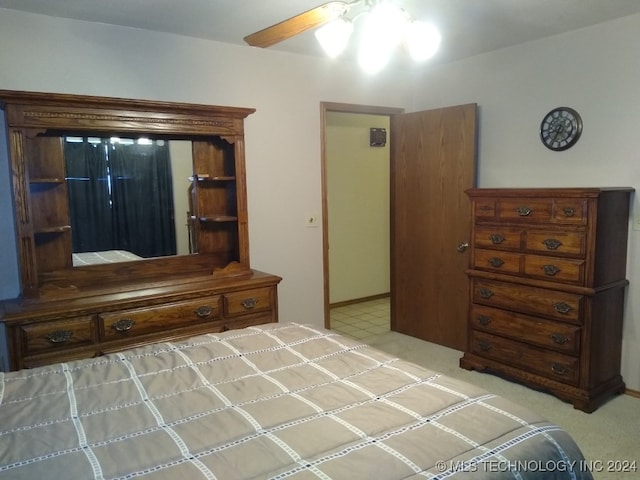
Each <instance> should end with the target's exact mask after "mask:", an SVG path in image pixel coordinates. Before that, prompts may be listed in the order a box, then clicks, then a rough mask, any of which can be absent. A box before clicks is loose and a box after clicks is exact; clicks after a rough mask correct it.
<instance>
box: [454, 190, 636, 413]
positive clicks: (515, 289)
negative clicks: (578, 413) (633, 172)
mask: <svg viewBox="0 0 640 480" xmlns="http://www.w3.org/2000/svg"><path fill="white" fill-rule="evenodd" d="M632 192H633V189H632V188H567V189H561V188H553V189H471V190H469V191H467V193H468V195H469V196H470V198H471V200H472V206H473V207H472V208H473V226H472V242H471V268H470V269H469V270H468V272H467V273H468V275H469V279H470V282H471V289H470V292H471V293H470V295H471V301H470V309H469V310H470V311H469V341H468V347H467V351H466V352H465V354H464V356H463V357H462V358H461V359H460V366H461V367H463V368H467V369H476V370H488V371H492V372H495V373H498V374H501V375H503V376H505V377H507V378H512V379H515V380H518V381H520V382H523V383H524V384H527V385H530V386H532V387H534V388H539V389H543V390H546V391H549V392H550V393H553V394H554V395H556V396H558V397H559V398H562V399H563V400H566V401H570V402H572V403H573V405H574V407H575V408H578V409H581V410H584V411H586V412H592V411H593V410H595V409H596V408H597V407H598V406H599V405H600V404H601V403H602V402H603V401H605V400H606V398H607V397H608V396H610V395H611V394H613V393H617V392H623V391H624V389H625V385H624V382H623V380H622V377H621V375H620V359H621V343H622V316H623V305H624V294H625V287H626V286H627V285H628V281H627V280H626V278H625V275H626V273H625V272H626V248H627V233H628V221H629V203H630V195H631V193H632Z"/></svg>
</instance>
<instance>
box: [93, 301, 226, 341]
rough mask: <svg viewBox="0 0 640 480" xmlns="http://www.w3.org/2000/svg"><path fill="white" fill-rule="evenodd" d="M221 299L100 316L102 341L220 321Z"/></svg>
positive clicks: (187, 302)
mask: <svg viewBox="0 0 640 480" xmlns="http://www.w3.org/2000/svg"><path fill="white" fill-rule="evenodd" d="M220 298H221V297H220V296H219V295H216V296H211V297H203V298H199V299H197V300H188V301H184V302H176V303H169V304H165V305H159V306H157V307H143V308H137V309H132V310H122V311H119V312H113V313H102V314H100V315H99V316H98V317H99V318H100V323H101V327H102V332H101V333H102V337H103V338H104V339H105V340H115V339H118V338H126V337H130V336H136V335H144V334H146V333H153V332H159V331H166V330H170V329H172V328H179V327H187V326H190V325H194V324H197V323H205V322H211V321H215V320H220Z"/></svg>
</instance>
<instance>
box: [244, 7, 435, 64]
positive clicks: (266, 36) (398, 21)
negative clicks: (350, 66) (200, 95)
mask: <svg viewBox="0 0 640 480" xmlns="http://www.w3.org/2000/svg"><path fill="white" fill-rule="evenodd" d="M359 4H364V9H360V11H358V10H354V12H355V13H354V15H352V16H353V17H354V18H353V19H350V18H347V13H349V12H350V10H351V9H352V8H353V7H355V6H356V5H359ZM358 18H363V19H364V20H363V25H362V27H363V28H362V35H361V38H360V46H359V48H358V62H359V63H360V65H361V67H362V68H363V69H364V70H366V71H368V72H369V73H375V72H377V71H379V70H380V69H381V68H383V67H384V66H385V65H386V63H387V62H388V60H389V58H390V56H391V52H392V50H393V49H394V48H395V47H396V46H397V45H399V44H404V46H406V48H407V50H408V52H409V55H410V56H411V58H413V60H415V61H417V62H422V61H424V60H427V59H428V58H431V56H433V55H434V54H435V52H436V51H437V49H438V46H439V45H440V33H439V32H438V30H437V28H435V27H434V26H433V25H431V24H430V23H427V22H423V21H418V20H415V19H412V18H411V17H410V16H409V14H408V13H407V12H406V11H405V10H404V9H403V8H401V7H400V6H398V5H396V3H395V1H394V0H355V1H352V2H328V3H324V4H322V5H320V6H318V7H315V8H312V9H310V10H307V11H306V12H303V13H301V14H299V15H295V16H293V17H291V18H288V19H287V20H283V21H282V22H279V23H276V24H275V25H271V26H270V27H267V28H264V29H262V30H260V31H258V32H255V33H252V34H251V35H248V36H246V37H244V40H245V42H247V43H248V44H249V45H251V46H254V47H262V48H266V47H269V46H271V45H275V44H276V43H279V42H282V41H284V40H287V39H289V38H291V37H294V36H295V35H298V34H300V33H302V32H305V31H307V30H311V29H313V28H316V27H320V28H318V30H316V32H315V35H316V39H317V40H318V42H319V43H320V45H321V47H322V48H323V50H324V51H325V53H326V54H327V55H328V56H329V57H332V58H335V57H337V56H338V55H340V54H341V53H342V52H343V51H344V50H345V48H346V45H347V42H348V41H349V38H350V36H351V33H352V31H353V24H354V22H355V20H356V19H358Z"/></svg>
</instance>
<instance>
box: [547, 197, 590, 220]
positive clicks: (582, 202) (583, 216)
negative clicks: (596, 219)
mask: <svg viewBox="0 0 640 480" xmlns="http://www.w3.org/2000/svg"><path fill="white" fill-rule="evenodd" d="M588 212H589V201H588V200H586V199H584V198H560V199H554V200H553V212H552V216H551V223H561V224H564V225H586V223H587V219H588Z"/></svg>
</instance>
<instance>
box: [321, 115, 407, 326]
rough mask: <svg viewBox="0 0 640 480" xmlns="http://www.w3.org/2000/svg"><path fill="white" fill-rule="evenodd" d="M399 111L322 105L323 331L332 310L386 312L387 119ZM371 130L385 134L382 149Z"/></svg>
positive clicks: (387, 218) (388, 155)
mask: <svg viewBox="0 0 640 480" xmlns="http://www.w3.org/2000/svg"><path fill="white" fill-rule="evenodd" d="M401 112H402V109H396V108H386V107H375V106H363V105H352V104H334V103H322V104H321V114H322V123H321V125H322V155H321V157H322V201H323V206H322V207H323V208H322V216H323V218H322V221H323V263H324V300H325V301H324V304H325V305H324V307H325V308H324V313H325V326H326V327H327V328H331V326H332V325H331V311H332V308H333V309H334V312H335V311H336V309H338V310H341V309H346V310H347V311H354V312H355V311H356V310H355V309H354V308H352V307H351V305H353V304H356V303H358V304H359V305H362V308H364V309H365V312H364V313H365V315H366V313H367V312H366V309H373V310H376V311H380V309H384V308H386V309H387V312H388V308H389V307H388V296H389V291H390V288H389V282H390V272H389V268H390V267H389V262H390V253H391V251H390V231H389V220H390V218H389V217H390V213H389V208H390V203H389V191H390V180H389V175H390V154H389V143H388V139H389V133H390V132H389V129H390V116H391V115H393V114H396V113H401ZM371 128H376V129H383V130H384V131H385V133H386V142H385V144H384V145H380V146H371V142H370V129H371ZM376 143H379V142H376ZM330 247H331V248H330ZM376 300H380V302H376ZM385 301H386V305H385ZM362 302H364V303H362ZM372 313H373V311H372ZM367 316H371V315H367ZM387 322H388V314H387ZM387 328H388V325H387Z"/></svg>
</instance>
